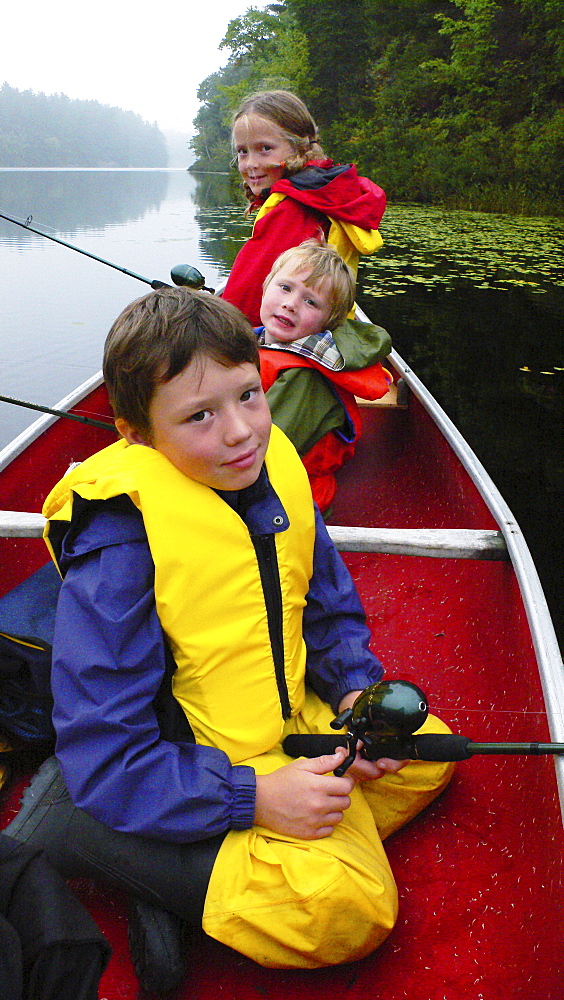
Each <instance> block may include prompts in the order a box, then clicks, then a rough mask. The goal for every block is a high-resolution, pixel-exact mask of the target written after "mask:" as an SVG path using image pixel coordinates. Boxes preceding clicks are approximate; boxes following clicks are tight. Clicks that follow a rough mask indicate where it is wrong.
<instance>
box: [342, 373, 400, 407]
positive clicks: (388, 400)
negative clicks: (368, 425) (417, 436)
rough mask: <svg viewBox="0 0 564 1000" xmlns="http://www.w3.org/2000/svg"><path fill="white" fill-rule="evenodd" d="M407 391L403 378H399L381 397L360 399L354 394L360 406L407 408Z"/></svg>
mask: <svg viewBox="0 0 564 1000" xmlns="http://www.w3.org/2000/svg"><path fill="white" fill-rule="evenodd" d="M408 392H409V390H408V387H407V385H406V384H405V382H404V381H403V379H400V381H399V382H397V383H396V382H394V383H393V384H392V385H391V386H390V388H389V389H388V391H387V393H386V395H385V396H382V397H381V399H361V398H360V397H359V396H355V399H356V401H357V403H358V405H359V406H360V407H361V408H364V407H366V408H368V409H384V410H385V409H388V410H407V407H408Z"/></svg>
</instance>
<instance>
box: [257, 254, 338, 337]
mask: <svg viewBox="0 0 564 1000" xmlns="http://www.w3.org/2000/svg"><path fill="white" fill-rule="evenodd" d="M286 264H289V265H290V266H291V267H292V268H293V271H294V273H295V272H297V271H305V270H308V271H309V274H308V277H307V278H306V279H305V281H304V284H305V285H308V287H310V288H315V286H316V285H317V284H319V282H321V281H323V280H325V279H326V280H327V282H328V284H329V293H330V296H331V304H332V308H331V313H330V315H329V319H328V320H327V329H328V330H334V329H335V327H336V326H339V324H340V323H343V322H344V320H345V319H346V317H347V315H348V314H349V313H350V311H351V309H352V308H353V306H354V296H355V289H356V281H355V276H354V274H353V272H352V270H351V268H350V267H349V266H348V264H345V262H344V260H343V258H342V257H341V255H340V253H338V251H337V250H336V249H335V247H333V246H331V244H329V243H325V242H324V241H322V240H316V239H315V238H313V237H312V238H311V239H309V240H304V242H303V243H300V244H299V245H298V246H297V247H290V249H289V250H285V251H284V253H281V254H280V256H279V257H277V258H276V260H275V261H274V264H273V265H272V269H271V271H270V274H268V275H267V276H266V278H265V281H264V285H263V286H262V287H263V292H264V291H266V289H267V288H268V286H269V284H270V282H271V281H272V279H273V278H274V276H275V275H276V274H277V273H278V271H280V269H281V268H283V267H285V265H286ZM320 332H321V331H320Z"/></svg>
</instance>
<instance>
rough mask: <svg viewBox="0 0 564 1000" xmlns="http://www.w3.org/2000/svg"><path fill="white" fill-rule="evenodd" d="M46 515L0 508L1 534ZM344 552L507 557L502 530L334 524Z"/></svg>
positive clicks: (27, 528) (39, 524)
mask: <svg viewBox="0 0 564 1000" xmlns="http://www.w3.org/2000/svg"><path fill="white" fill-rule="evenodd" d="M44 526H45V518H44V517H43V515H42V514H31V513H27V512H25V511H14V510H2V511H0V537H2V538H41V537H42V535H43V528H44ZM328 530H329V534H330V535H331V538H332V539H333V541H334V543H335V545H336V546H337V548H338V549H339V551H341V552H379V553H383V554H388V555H404V556H430V557H432V558H435V559H507V558H508V556H507V549H506V546H505V540H504V538H503V535H502V534H501V532H500V531H490V530H485V529H484V530H475V529H467V528H352V527H346V526H343V527H341V526H336V525H332V526H329V527H328Z"/></svg>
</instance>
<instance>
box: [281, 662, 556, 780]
mask: <svg viewBox="0 0 564 1000" xmlns="http://www.w3.org/2000/svg"><path fill="white" fill-rule="evenodd" d="M428 711H429V708H428V703H427V698H426V696H425V694H424V693H423V691H422V690H421V688H418V687H417V686H416V685H415V684H410V683H409V682H408V681H381V682H380V683H379V684H372V685H371V686H370V687H367V688H366V689H365V690H364V691H362V692H361V694H359V696H358V698H357V699H356V701H355V703H354V705H353V706H352V708H347V709H345V711H344V712H341V714H340V715H338V716H337V718H336V719H334V720H333V722H332V723H331V728H332V729H342V728H343V726H347V727H348V731H347V732H346V733H341V734H340V735H339V736H331V735H330V734H326V735H324V734H322V735H319V736H316V735H312V734H302V735H299V734H295V735H292V736H287V737H286V739H285V740H284V742H283V744H282V745H283V747H284V751H285V752H286V753H287V754H288V756H289V757H320V756H322V755H323V754H332V753H335V750H336V748H337V747H338V746H346V747H347V748H348V751H349V752H348V756H347V757H346V758H345V760H344V761H343V763H342V764H340V765H339V767H338V768H336V770H335V772H334V773H335V774H336V775H337V776H339V777H340V776H341V775H342V774H344V773H345V771H347V770H348V768H349V767H350V766H351V764H352V763H354V760H355V757H356V750H357V745H358V743H359V742H360V743H362V749H361V756H362V757H364V758H365V759H366V760H379V759H380V758H381V757H390V758H392V760H433V761H445V762H446V761H457V760H468V759H469V758H470V757H473V756H474V755H483V754H488V755H490V754H493V755H499V756H508V755H514V756H530V755H532V756H535V757H536V756H541V755H546V754H554V755H557V754H564V743H536V742H529V743H506V742H503V743H475V742H473V741H472V740H470V739H467V738H466V737H465V736H458V735H456V734H443V733H422V734H421V735H419V736H415V735H413V734H414V733H415V731H416V730H417V729H420V728H421V726H422V725H423V723H424V722H425V719H426V718H427V715H428Z"/></svg>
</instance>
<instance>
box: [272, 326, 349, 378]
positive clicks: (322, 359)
mask: <svg viewBox="0 0 564 1000" xmlns="http://www.w3.org/2000/svg"><path fill="white" fill-rule="evenodd" d="M258 338H259V344H260V346H261V347H266V348H268V349H269V350H270V349H272V350H274V351H290V352H291V353H292V354H300V355H301V356H302V357H305V358H309V359H310V360H311V361H316V362H317V364H318V365H322V366H323V368H328V369H329V370H330V371H333V372H340V371H342V369H343V368H344V367H345V360H344V358H343V355H342V354H341V352H340V350H339V348H338V347H337V345H336V343H335V341H334V339H333V335H332V333H331V331H330V330H325V331H324V333H312V334H311V335H310V336H309V337H302V339H301V340H293V341H292V342H291V343H290V344H265V343H264V327H262V328H261V329H260V330H259V333H258Z"/></svg>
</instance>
